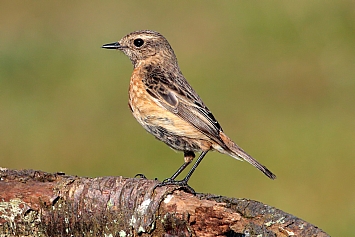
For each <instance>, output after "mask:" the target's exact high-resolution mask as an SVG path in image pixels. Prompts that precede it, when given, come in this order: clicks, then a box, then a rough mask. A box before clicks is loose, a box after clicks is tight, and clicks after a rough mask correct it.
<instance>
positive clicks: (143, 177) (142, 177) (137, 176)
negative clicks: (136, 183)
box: [134, 174, 147, 179]
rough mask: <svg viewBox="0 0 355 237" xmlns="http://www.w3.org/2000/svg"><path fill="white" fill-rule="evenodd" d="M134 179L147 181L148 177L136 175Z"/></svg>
mask: <svg viewBox="0 0 355 237" xmlns="http://www.w3.org/2000/svg"><path fill="white" fill-rule="evenodd" d="M134 177H135V178H137V179H147V177H146V176H145V175H144V174H136V175H135V176H134Z"/></svg>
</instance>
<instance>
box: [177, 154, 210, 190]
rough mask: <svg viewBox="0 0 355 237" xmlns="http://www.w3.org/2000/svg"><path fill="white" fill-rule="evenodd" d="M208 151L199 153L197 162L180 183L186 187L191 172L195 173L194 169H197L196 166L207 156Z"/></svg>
mask: <svg viewBox="0 0 355 237" xmlns="http://www.w3.org/2000/svg"><path fill="white" fill-rule="evenodd" d="M207 152H208V151H203V152H201V154H200V156H199V157H198V159H197V161H196V162H195V164H194V165H193V166H192V168H191V170H190V171H189V173H187V175H186V177H185V178H184V179H183V180H181V182H183V183H185V184H186V185H187V182H188V181H189V179H190V178H191V175H192V174H193V172H194V171H195V169H196V168H197V166H198V165H199V164H200V163H201V161H202V159H203V158H204V157H205V155H206V154H207Z"/></svg>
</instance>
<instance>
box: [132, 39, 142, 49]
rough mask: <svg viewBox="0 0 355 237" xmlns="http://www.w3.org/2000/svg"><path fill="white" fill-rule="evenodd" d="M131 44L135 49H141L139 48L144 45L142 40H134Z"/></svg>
mask: <svg viewBox="0 0 355 237" xmlns="http://www.w3.org/2000/svg"><path fill="white" fill-rule="evenodd" d="M133 44H134V45H135V46H136V47H141V46H142V45H143V44H144V40H142V39H141V38H138V39H135V40H134V41H133Z"/></svg>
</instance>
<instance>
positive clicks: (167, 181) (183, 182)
mask: <svg viewBox="0 0 355 237" xmlns="http://www.w3.org/2000/svg"><path fill="white" fill-rule="evenodd" d="M169 185H176V186H179V187H180V188H182V189H183V190H185V191H187V192H189V193H191V194H196V192H195V190H194V189H193V188H191V187H190V186H189V185H188V184H187V181H186V180H184V179H183V180H173V179H171V178H167V179H164V181H163V182H161V183H158V184H156V185H155V187H154V189H155V188H157V187H163V186H169Z"/></svg>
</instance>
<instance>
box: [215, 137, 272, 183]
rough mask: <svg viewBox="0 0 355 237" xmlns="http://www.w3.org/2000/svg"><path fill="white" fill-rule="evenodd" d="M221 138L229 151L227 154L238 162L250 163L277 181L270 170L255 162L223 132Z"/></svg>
mask: <svg viewBox="0 0 355 237" xmlns="http://www.w3.org/2000/svg"><path fill="white" fill-rule="evenodd" d="M220 137H221V139H222V140H223V142H224V144H225V145H226V146H227V148H228V149H229V151H226V153H227V154H228V155H230V156H232V157H234V158H236V159H238V160H240V159H241V160H245V161H247V162H248V163H250V164H251V165H252V166H254V167H255V168H257V169H259V170H260V171H261V172H263V173H264V174H265V175H266V176H267V177H269V178H270V179H276V175H275V174H273V173H272V172H271V171H270V170H269V169H268V168H266V167H265V166H263V165H262V164H260V163H259V162H258V161H257V160H255V159H254V158H253V157H251V156H250V155H248V153H246V152H245V151H244V150H243V149H242V148H240V147H239V146H238V145H237V144H235V143H234V142H233V141H232V140H231V139H230V138H229V137H228V136H227V135H226V134H224V133H223V132H220Z"/></svg>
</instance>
